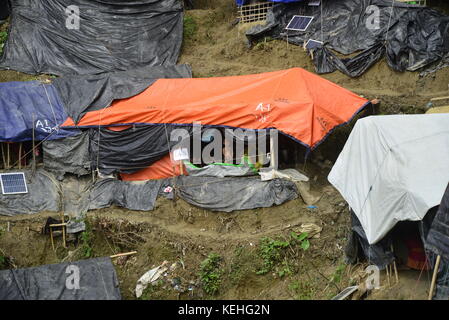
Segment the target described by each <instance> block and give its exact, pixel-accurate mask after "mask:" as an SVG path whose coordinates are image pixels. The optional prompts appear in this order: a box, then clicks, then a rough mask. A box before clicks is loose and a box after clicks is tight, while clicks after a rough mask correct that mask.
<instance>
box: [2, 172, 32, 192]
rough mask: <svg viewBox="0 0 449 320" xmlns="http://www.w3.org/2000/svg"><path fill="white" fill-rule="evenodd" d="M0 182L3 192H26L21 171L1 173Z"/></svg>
mask: <svg viewBox="0 0 449 320" xmlns="http://www.w3.org/2000/svg"><path fill="white" fill-rule="evenodd" d="M0 183H1V185H2V193H3V194H16V193H28V188H27V184H26V181H25V175H24V173H23V172H17V173H1V174H0Z"/></svg>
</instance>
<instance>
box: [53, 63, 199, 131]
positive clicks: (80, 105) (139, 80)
mask: <svg viewBox="0 0 449 320" xmlns="http://www.w3.org/2000/svg"><path fill="white" fill-rule="evenodd" d="M191 77H192V69H191V68H190V66H188V65H185V64H183V65H176V66H165V67H164V66H154V67H142V68H139V69H133V70H128V71H117V72H106V73H100V74H94V75H76V76H66V77H61V78H58V79H54V80H53V85H54V86H55V88H56V90H57V91H58V92H59V95H60V97H61V99H62V101H63V105H64V108H65V111H66V113H67V115H68V116H69V117H71V118H72V119H73V120H74V122H75V123H78V122H79V120H80V119H81V117H82V116H83V115H84V114H85V113H86V112H89V111H94V110H100V109H103V108H106V107H109V105H110V104H111V103H112V101H113V100H117V99H126V98H130V97H132V96H135V95H137V94H139V93H141V92H143V91H144V90H145V89H147V88H148V87H149V86H151V85H152V84H153V83H154V82H155V81H156V80H157V79H163V78H191Z"/></svg>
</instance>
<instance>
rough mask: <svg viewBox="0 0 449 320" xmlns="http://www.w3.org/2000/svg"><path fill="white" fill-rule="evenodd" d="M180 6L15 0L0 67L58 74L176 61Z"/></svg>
mask: <svg viewBox="0 0 449 320" xmlns="http://www.w3.org/2000/svg"><path fill="white" fill-rule="evenodd" d="M74 6H76V7H77V8H78V10H79V28H77V22H76V12H75V11H73V10H72V9H73V8H75V7H74ZM67 10H68V11H67ZM182 11H183V7H182V2H181V1H179V0H134V1H126V0H90V1H86V0H40V1H35V0H14V1H12V13H11V26H10V30H9V37H8V40H7V42H6V45H5V50H4V54H3V57H2V59H1V60H0V67H2V68H10V69H14V70H17V71H21V72H26V73H31V74H39V73H48V74H55V75H59V76H61V75H69V74H93V73H98V72H105V71H118V70H122V71H124V70H129V69H134V68H140V67H146V66H157V65H174V64H176V61H177V60H178V56H179V53H180V49H181V44H182V34H183V12H182ZM67 26H69V28H68V27H67Z"/></svg>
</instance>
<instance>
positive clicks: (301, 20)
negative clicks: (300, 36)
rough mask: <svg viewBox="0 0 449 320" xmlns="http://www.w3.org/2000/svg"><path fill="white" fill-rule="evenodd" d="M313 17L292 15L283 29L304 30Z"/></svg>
mask: <svg viewBox="0 0 449 320" xmlns="http://www.w3.org/2000/svg"><path fill="white" fill-rule="evenodd" d="M312 20H313V17H309V16H293V18H292V19H291V20H290V22H289V23H288V25H287V27H286V28H285V29H287V30H295V31H306V30H307V28H308V27H309V25H310V23H311V22H312Z"/></svg>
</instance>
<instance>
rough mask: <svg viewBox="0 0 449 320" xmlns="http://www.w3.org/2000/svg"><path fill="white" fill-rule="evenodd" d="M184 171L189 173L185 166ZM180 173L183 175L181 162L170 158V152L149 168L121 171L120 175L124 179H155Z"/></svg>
mask: <svg viewBox="0 0 449 320" xmlns="http://www.w3.org/2000/svg"><path fill="white" fill-rule="evenodd" d="M183 166H184V164H183ZM183 173H184V174H187V170H186V168H185V167H184V168H183ZM179 175H181V168H180V164H179V162H173V161H172V159H171V158H170V154H168V155H166V156H165V157H163V158H162V159H161V160H159V161H156V162H155V163H153V164H152V165H151V166H149V167H148V168H145V169H142V170H139V171H137V172H135V173H130V174H126V173H120V177H121V178H122V180H124V181H143V180H155V179H164V178H170V177H174V176H179Z"/></svg>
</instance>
